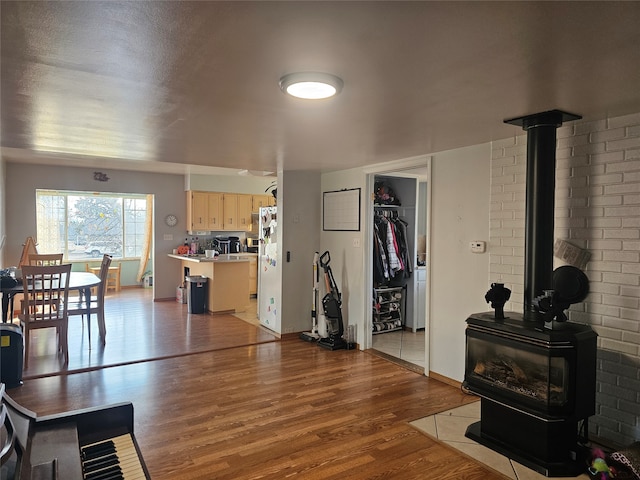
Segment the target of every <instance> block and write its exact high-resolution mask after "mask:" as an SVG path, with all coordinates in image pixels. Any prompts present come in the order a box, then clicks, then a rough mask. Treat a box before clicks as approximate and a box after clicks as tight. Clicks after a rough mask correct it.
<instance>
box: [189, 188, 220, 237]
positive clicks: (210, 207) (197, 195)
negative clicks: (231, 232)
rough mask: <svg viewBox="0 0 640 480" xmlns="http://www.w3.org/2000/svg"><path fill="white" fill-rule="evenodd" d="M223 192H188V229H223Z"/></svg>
mask: <svg viewBox="0 0 640 480" xmlns="http://www.w3.org/2000/svg"><path fill="white" fill-rule="evenodd" d="M221 199H222V194H220V193H214V192H196V191H188V192H187V230H189V231H198V230H206V231H211V230H221V229H222V210H221V206H222V204H221Z"/></svg>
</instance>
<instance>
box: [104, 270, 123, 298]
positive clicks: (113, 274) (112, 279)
mask: <svg viewBox="0 0 640 480" xmlns="http://www.w3.org/2000/svg"><path fill="white" fill-rule="evenodd" d="M121 265H122V264H120V263H116V264H114V265H113V266H112V267H111V268H110V269H109V275H108V277H107V290H109V289H112V290H115V291H116V292H119V291H120V270H121Z"/></svg>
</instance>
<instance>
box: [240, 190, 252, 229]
mask: <svg viewBox="0 0 640 480" xmlns="http://www.w3.org/2000/svg"><path fill="white" fill-rule="evenodd" d="M252 200H253V196H252V195H243V194H238V230H240V231H243V232H250V231H251V208H252Z"/></svg>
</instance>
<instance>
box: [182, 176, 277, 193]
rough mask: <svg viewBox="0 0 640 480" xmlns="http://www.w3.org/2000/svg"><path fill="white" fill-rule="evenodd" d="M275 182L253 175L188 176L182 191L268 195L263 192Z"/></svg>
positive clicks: (274, 179)
mask: <svg viewBox="0 0 640 480" xmlns="http://www.w3.org/2000/svg"><path fill="white" fill-rule="evenodd" d="M276 180H277V179H276V177H257V176H253V175H196V174H190V175H186V176H185V177H184V182H185V183H184V190H185V191H186V190H202V191H204V192H231V193H250V194H252V195H260V194H265V195H270V193H265V190H266V189H267V187H269V186H270V185H271V184H272V183H273V182H275V181H276Z"/></svg>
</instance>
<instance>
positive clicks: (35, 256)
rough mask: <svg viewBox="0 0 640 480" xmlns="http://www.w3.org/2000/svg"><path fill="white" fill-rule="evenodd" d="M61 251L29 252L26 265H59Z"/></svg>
mask: <svg viewBox="0 0 640 480" xmlns="http://www.w3.org/2000/svg"><path fill="white" fill-rule="evenodd" d="M62 256H63V254H62V253H30V254H29V263H28V265H40V266H49V265H60V264H62Z"/></svg>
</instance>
